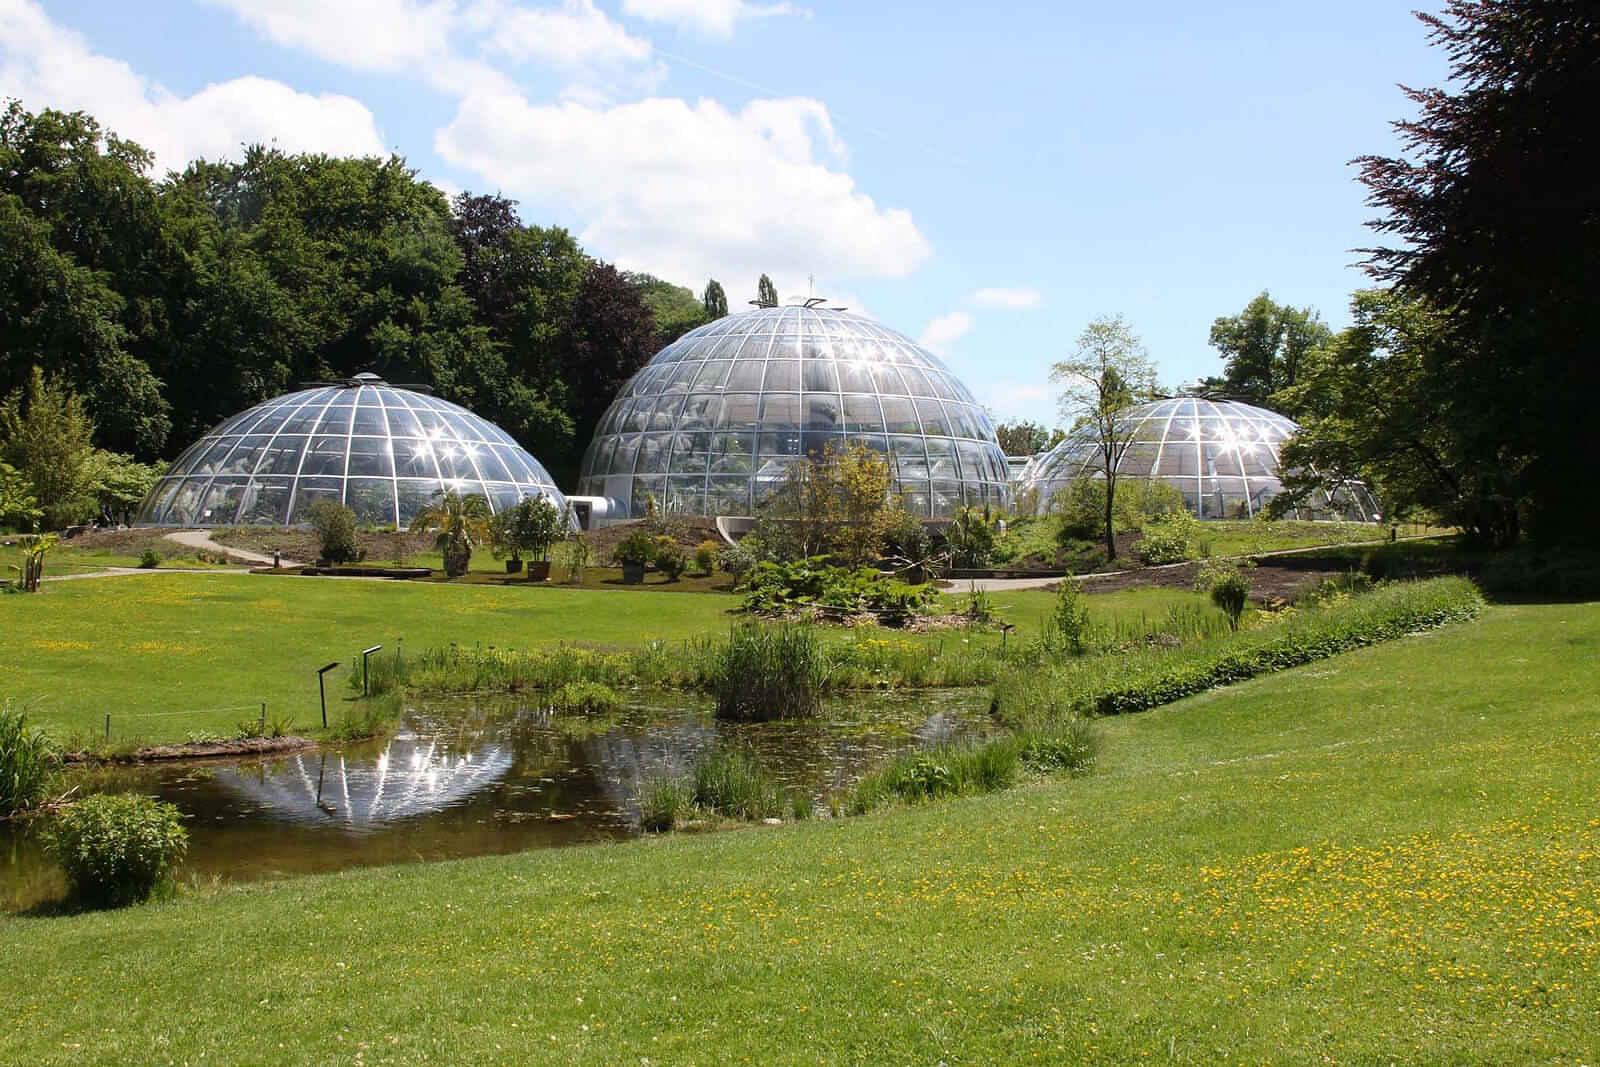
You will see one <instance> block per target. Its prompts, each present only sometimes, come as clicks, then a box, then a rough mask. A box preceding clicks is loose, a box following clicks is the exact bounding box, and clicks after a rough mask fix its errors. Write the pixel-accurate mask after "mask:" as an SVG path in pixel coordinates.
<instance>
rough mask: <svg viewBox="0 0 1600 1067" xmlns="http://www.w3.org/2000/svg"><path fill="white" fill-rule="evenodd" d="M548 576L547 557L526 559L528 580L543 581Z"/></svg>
mask: <svg viewBox="0 0 1600 1067" xmlns="http://www.w3.org/2000/svg"><path fill="white" fill-rule="evenodd" d="M549 578H550V561H549V560H547V559H530V560H529V561H528V581H530V582H544V581H548V580H549Z"/></svg>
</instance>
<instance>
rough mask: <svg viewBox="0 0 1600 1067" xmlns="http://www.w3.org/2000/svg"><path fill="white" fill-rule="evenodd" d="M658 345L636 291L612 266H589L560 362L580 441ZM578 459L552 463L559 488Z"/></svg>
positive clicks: (574, 469)
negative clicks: (568, 389)
mask: <svg viewBox="0 0 1600 1067" xmlns="http://www.w3.org/2000/svg"><path fill="white" fill-rule="evenodd" d="M655 340H656V322H655V316H654V315H653V314H652V313H651V311H650V309H649V307H647V306H646V305H645V303H644V300H643V298H642V297H641V296H640V293H639V288H638V286H636V285H634V284H632V283H631V282H629V281H628V279H627V278H626V277H624V275H623V274H622V272H621V271H619V270H617V268H616V267H613V266H612V265H611V264H609V263H595V264H594V265H593V266H591V267H590V268H589V271H588V273H587V274H585V275H584V278H583V284H582V285H580V286H579V287H578V295H577V299H576V300H574V301H573V306H572V314H571V317H570V318H569V319H568V323H567V331H566V340H565V350H564V353H563V360H562V373H563V375H564V376H565V378H566V380H567V382H568V385H569V387H570V389H571V393H570V394H569V395H570V396H571V398H572V399H571V406H570V408H569V411H570V413H571V415H572V421H573V425H574V428H575V431H576V432H575V439H576V440H577V441H581V442H587V441H588V440H589V439H590V438H591V437H593V436H594V431H595V427H596V426H597V425H598V424H599V422H600V416H601V415H603V414H605V410H606V408H607V407H608V406H610V404H611V401H612V400H613V399H614V398H615V397H616V395H617V391H618V390H619V389H621V388H622V386H623V383H625V382H626V381H627V380H628V379H629V378H631V377H632V376H633V375H634V374H635V373H636V372H638V370H639V368H641V367H643V366H644V365H645V364H646V363H647V362H649V360H650V357H651V356H652V355H654V354H655ZM580 458H581V452H578V451H576V450H575V451H573V452H571V453H569V454H568V455H567V456H566V457H564V458H562V459H556V460H552V461H551V464H552V467H553V468H555V469H553V470H552V472H551V473H552V474H555V475H556V477H557V480H558V482H561V483H568V482H571V481H573V480H574V479H575V478H576V475H577V467H578V460H579V459H580ZM558 471H559V473H557V472H558Z"/></svg>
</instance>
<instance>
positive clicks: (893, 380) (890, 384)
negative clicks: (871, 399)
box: [871, 363, 906, 396]
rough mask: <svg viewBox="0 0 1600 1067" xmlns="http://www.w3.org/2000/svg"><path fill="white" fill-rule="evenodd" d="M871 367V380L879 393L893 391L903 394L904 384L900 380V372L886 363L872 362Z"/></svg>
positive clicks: (904, 390)
mask: <svg viewBox="0 0 1600 1067" xmlns="http://www.w3.org/2000/svg"><path fill="white" fill-rule="evenodd" d="M871 367H872V381H873V384H874V386H875V387H876V390H875V391H876V392H879V393H894V394H898V395H902V396H903V395H905V392H906V386H905V383H904V382H903V381H901V380H900V374H899V372H898V371H896V370H895V369H894V368H893V367H891V366H889V365H888V364H887V363H874V364H872V365H871Z"/></svg>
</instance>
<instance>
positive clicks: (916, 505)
mask: <svg viewBox="0 0 1600 1067" xmlns="http://www.w3.org/2000/svg"><path fill="white" fill-rule="evenodd" d="M845 441H860V442H861V443H863V444H865V445H867V446H868V447H870V448H873V449H876V450H877V451H879V452H882V453H885V454H886V455H887V456H888V457H889V460H890V465H891V470H892V471H893V473H894V478H895V487H896V489H897V491H898V492H899V493H901V494H902V495H903V498H904V500H905V502H906V506H907V508H908V509H909V510H910V511H911V512H912V513H913V514H917V515H923V516H935V517H938V516H948V515H950V514H952V513H953V512H954V511H955V509H956V508H957V507H959V506H961V505H962V504H963V503H966V504H984V503H988V504H993V505H995V506H997V507H999V506H1003V505H1004V504H1006V502H1007V501H1008V500H1009V498H1010V492H1009V488H1008V482H1007V469H1006V459H1005V455H1004V454H1003V453H1002V452H1001V450H1000V446H999V444H998V443H997V442H996V441H995V433H994V424H993V423H992V422H991V421H990V419H989V416H988V414H987V413H985V412H984V410H983V409H982V408H981V407H979V406H978V404H977V402H976V401H974V400H973V398H972V394H971V393H969V392H968V391H967V388H966V386H964V385H962V384H961V382H959V381H958V380H957V379H956V378H955V376H954V375H952V374H951V373H950V372H949V370H948V369H946V368H945V366H944V364H943V363H941V362H940V361H939V359H938V357H936V356H934V355H933V354H932V353H931V352H929V351H927V350H926V349H924V348H921V347H919V346H917V345H916V344H913V343H912V342H911V341H910V340H908V339H907V338H905V337H902V336H901V335H900V334H898V333H895V332H894V331H893V330H890V329H887V328H886V327H883V326H880V325H878V324H877V323H876V322H874V321H872V320H871V319H869V318H865V317H863V316H861V315H855V314H850V313H848V312H843V311H836V310H833V309H831V308H824V307H774V308H757V309H754V310H751V311H744V312H740V313H738V314H734V315H728V316H726V317H724V318H720V319H718V320H716V321H715V322H711V323H708V324H706V325H705V326H701V327H699V328H698V329H694V330H690V331H689V332H688V333H686V334H684V335H683V336H682V337H680V338H679V339H678V340H676V341H674V342H673V343H672V344H670V345H668V346H667V347H666V348H663V349H662V350H661V351H660V352H658V353H657V354H656V356H655V357H654V358H653V359H651V360H650V362H649V363H648V364H646V365H645V366H644V368H643V369H641V370H640V371H639V373H638V374H636V375H634V376H633V378H632V379H631V380H629V382H628V383H627V384H626V385H624V386H623V387H622V390H621V392H619V393H618V394H617V398H616V400H615V401H613V402H612V404H611V407H610V408H609V409H608V410H607V411H606V413H605V416H604V417H603V418H602V419H601V420H600V424H599V426H598V428H597V429H596V431H595V436H594V440H593V442H592V443H591V444H590V445H589V451H588V453H587V454H586V455H585V456H584V459H583V468H582V474H581V476H580V479H579V486H578V491H579V492H580V493H582V494H585V495H588V496H599V497H607V498H609V499H610V500H612V501H614V504H613V507H614V508H615V510H616V513H617V514H620V515H623V516H627V515H633V516H639V515H643V514H644V513H645V509H646V507H647V505H648V501H649V500H650V499H651V498H652V497H653V498H654V499H655V500H656V501H657V502H658V504H659V505H660V506H661V508H662V509H663V510H665V511H670V512H680V513H684V514H692V515H752V514H754V513H755V510H754V509H755V508H756V507H757V506H758V505H759V504H760V502H761V499H762V498H763V497H764V496H765V495H766V494H767V493H768V492H770V491H771V490H772V489H773V488H774V487H776V486H777V484H778V483H779V482H780V481H781V480H782V479H783V477H784V474H785V472H786V471H787V470H788V468H789V467H790V465H791V464H793V463H795V462H797V461H798V460H799V459H800V457H802V456H805V455H808V454H812V455H815V454H820V453H821V452H822V451H823V450H824V449H825V448H826V447H827V445H828V444H829V443H830V442H838V443H843V442H845Z"/></svg>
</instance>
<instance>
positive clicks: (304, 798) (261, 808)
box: [0, 690, 990, 911]
mask: <svg viewBox="0 0 1600 1067" xmlns="http://www.w3.org/2000/svg"><path fill="white" fill-rule="evenodd" d="M985 706H986V694H985V693H984V692H983V691H981V690H962V691H945V692H930V691H920V692H916V693H883V694H871V695H864V696H854V697H851V698H849V699H848V700H843V701H835V702H831V703H830V704H829V705H828V707H827V708H826V709H825V713H824V715H823V716H822V717H821V718H819V719H817V720H812V721H808V722H790V723H764V724H736V723H726V722H719V721H717V720H716V719H715V718H714V717H713V716H712V714H711V711H712V708H711V705H710V703H709V702H707V701H705V700H703V699H700V698H697V697H691V696H684V695H682V694H673V693H657V694H651V695H650V696H649V699H648V701H640V702H636V703H633V704H630V705H629V706H628V707H627V708H626V709H625V710H624V712H623V713H621V714H620V715H617V716H614V717H608V718H606V719H603V720H591V719H586V718H584V717H582V716H562V715H551V714H550V713H549V712H548V711H544V710H541V709H539V708H538V707H536V706H531V705H529V704H527V703H526V702H525V701H523V702H519V701H518V700H516V699H514V698H505V697H496V698H493V699H482V698H453V699H450V700H435V701H431V702H428V703H426V704H423V705H420V706H417V707H414V708H410V709H408V712H407V716H406V718H405V720H404V722H403V724H402V727H401V729H400V730H399V731H398V732H397V733H396V734H395V736H394V737H393V738H392V739H389V740H387V741H384V742H382V743H366V744H359V745H346V746H342V747H337V748H327V749H317V750H313V751H309V752H303V753H299V754H296V755H293V756H289V757H286V758H284V757H279V758H274V759H260V760H247V761H238V762H234V761H230V762H226V763H218V762H204V763H200V762H188V763H170V764H148V765H143V766H135V767H115V768H100V769H96V770H81V771H77V772H74V774H73V777H72V781H71V782H69V784H75V785H77V786H78V788H79V790H80V792H140V793H146V794H150V795H153V796H157V797H160V798H161V799H162V800H166V801H169V802H171V803H173V804H175V805H177V806H178V808H179V809H180V810H181V811H182V812H183V813H184V815H185V816H186V822H187V826H188V829H189V852H188V856H187V858H186V859H185V861H184V864H183V867H182V868H181V869H180V871H179V872H178V877H179V878H180V880H185V881H187V880H190V879H194V880H199V881H202V882H209V881H211V880H213V879H215V880H221V881H228V882H245V881H256V880H259V879H263V878H275V877H281V876H285V875H292V874H306V873H312V872H317V871H335V870H341V869H344V868H347V867H359V866H372V865H378V864H388V863H411V862H417V861H422V860H437V859H453V858H460V857H466V856H481V855H489V854H496V853H506V852H519V851H522V850H524V849H529V848H544V847H552V846H558V845H572V844H579V843H583V842H591V841H602V840H619V839H622V838H627V837H633V836H637V835H638V834H639V833H640V830H639V822H638V809H637V806H636V804H635V803H634V799H633V798H634V795H635V785H636V783H637V781H638V779H639V776H640V774H641V772H645V773H648V772H652V771H656V770H660V769H667V770H669V771H672V772H677V771H682V770H685V769H687V768H688V767H689V766H690V765H692V764H693V762H694V759H695V757H696V755H698V754H699V753H700V752H702V751H703V750H705V749H707V748H709V747H711V746H713V745H716V744H719V743H722V744H729V743H731V744H738V745H745V746H748V747H750V748H751V749H753V750H754V751H755V752H756V754H757V755H758V756H759V758H760V760H761V762H762V764H763V766H765V767H766V768H767V770H768V771H769V772H770V773H771V774H772V775H773V776H774V777H776V778H777V779H779V780H780V781H781V782H782V783H783V784H784V786H785V787H786V788H789V789H794V790H802V789H803V790H806V791H808V792H810V793H811V795H812V796H813V797H815V798H816V799H817V801H818V807H819V809H825V808H826V804H825V802H824V800H825V798H826V796H827V795H828V794H829V793H830V792H833V791H835V790H839V789H843V788H846V787H848V786H850V785H852V784H853V783H854V782H855V781H856V779H858V778H859V777H860V776H861V774H862V773H863V772H864V771H865V770H867V769H868V768H869V767H871V766H873V765H875V764H877V763H878V762H880V761H882V760H883V759H885V758H886V757H888V756H890V755H893V754H894V753H896V752H900V751H904V750H906V749H909V748H913V747H921V746H926V745H930V744H937V743H939V742H943V741H951V740H960V739H964V738H969V737H978V736H982V735H984V734H986V733H987V732H988V731H989V729H990V726H989V722H988V718H987V716H986V714H985ZM64 888H65V887H64V883H63V882H62V880H61V876H60V874H59V872H58V870H57V869H56V868H55V866H54V865H53V864H52V863H51V862H50V861H49V860H48V859H47V858H46V857H44V856H43V855H42V853H41V851H40V848H39V846H38V842H37V840H36V837H35V835H34V833H33V832H32V830H31V829H29V828H28V827H26V826H25V825H17V824H0V908H4V909H5V910H10V911H16V910H19V909H22V908H27V907H30V906H32V905H34V904H36V903H39V902H42V901H47V900H51V899H55V898H58V897H60V896H61V895H62V894H63V892H64Z"/></svg>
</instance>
